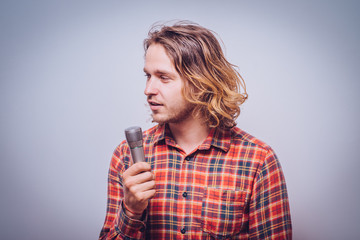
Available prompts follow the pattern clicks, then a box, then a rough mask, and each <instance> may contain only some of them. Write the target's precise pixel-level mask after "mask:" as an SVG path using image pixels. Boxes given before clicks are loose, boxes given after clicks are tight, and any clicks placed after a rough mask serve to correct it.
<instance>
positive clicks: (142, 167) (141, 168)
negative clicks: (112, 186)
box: [123, 162, 151, 178]
mask: <svg viewBox="0 0 360 240" xmlns="http://www.w3.org/2000/svg"><path fill="white" fill-rule="evenodd" d="M146 171H151V166H150V164H148V163H147V162H138V163H134V164H133V165H132V166H130V167H129V168H128V169H127V170H126V171H125V172H124V174H123V177H124V178H126V177H128V176H134V175H137V174H139V173H141V172H146Z"/></svg>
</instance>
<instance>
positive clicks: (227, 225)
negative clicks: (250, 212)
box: [201, 188, 246, 239]
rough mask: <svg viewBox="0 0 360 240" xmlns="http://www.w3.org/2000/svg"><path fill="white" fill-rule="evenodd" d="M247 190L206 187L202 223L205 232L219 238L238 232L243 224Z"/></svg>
mask: <svg viewBox="0 0 360 240" xmlns="http://www.w3.org/2000/svg"><path fill="white" fill-rule="evenodd" d="M245 197H246V192H243V191H235V190H225V189H218V188H205V191H204V196H203V200H202V210H201V225H202V228H203V231H204V232H207V233H209V234H210V235H212V236H213V237H215V238H217V239H225V238H229V237H231V236H234V235H236V234H238V233H239V232H240V230H241V226H242V218H243V212H244V209H245Z"/></svg>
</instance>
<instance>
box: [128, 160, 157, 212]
mask: <svg viewBox="0 0 360 240" xmlns="http://www.w3.org/2000/svg"><path fill="white" fill-rule="evenodd" d="M123 186H124V197H125V203H126V205H127V206H128V208H130V209H131V210H133V211H134V212H142V211H143V210H144V209H145V208H146V207H147V205H148V200H149V199H150V198H152V197H153V196H154V195H155V193H156V191H155V176H154V174H153V173H152V172H151V166H150V165H149V164H148V163H146V162H139V163H135V164H133V165H132V166H131V167H129V168H128V169H127V170H126V171H125V172H124V173H123Z"/></svg>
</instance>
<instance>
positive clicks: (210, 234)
mask: <svg viewBox="0 0 360 240" xmlns="http://www.w3.org/2000/svg"><path fill="white" fill-rule="evenodd" d="M144 151H145V158H146V160H147V162H149V163H150V164H151V166H152V170H153V173H154V174H155V181H156V195H155V197H154V198H152V199H151V200H150V201H149V206H148V208H147V210H146V211H145V212H144V214H143V219H142V220H141V221H139V220H134V219H130V218H129V217H127V215H126V214H125V212H124V210H123V208H122V199H123V196H124V192H123V189H122V173H123V172H124V171H125V170H126V169H127V168H128V167H129V164H131V162H130V159H131V157H130V151H129V147H128V145H127V144H126V142H125V141H124V142H122V143H121V144H120V145H119V146H118V147H117V148H116V150H115V152H114V154H113V157H112V160H111V165H110V170H109V178H108V206H107V214H106V219H105V224H104V227H103V229H102V231H101V233H100V239H145V238H146V239H226V238H231V239H291V233H292V230H291V219H290V210H289V201H288V196H287V190H286V185H285V179H284V176H283V173H282V170H281V166H280V163H279V162H278V159H277V157H276V155H275V154H274V152H273V150H272V149H271V148H270V147H269V146H268V145H266V144H265V143H263V142H261V141H260V140H258V139H256V138H254V137H252V136H251V135H249V134H247V133H246V132H244V131H242V130H240V129H239V128H236V127H234V128H232V129H230V130H220V129H212V130H211V132H210V134H209V136H208V137H207V138H206V140H205V141H204V142H203V143H202V144H201V145H200V146H199V147H198V148H197V149H196V150H194V151H193V152H192V153H190V154H188V155H186V154H185V152H184V151H183V150H182V149H181V148H180V146H179V145H177V144H176V142H175V141H174V139H173V138H172V135H171V132H170V131H169V128H168V127H167V126H166V125H163V126H159V125H157V126H155V127H153V128H151V129H149V130H147V131H146V132H144Z"/></svg>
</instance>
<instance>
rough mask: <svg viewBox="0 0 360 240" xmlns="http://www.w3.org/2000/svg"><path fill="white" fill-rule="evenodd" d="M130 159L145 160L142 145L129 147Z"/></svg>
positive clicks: (135, 161) (135, 160)
mask: <svg viewBox="0 0 360 240" xmlns="http://www.w3.org/2000/svg"><path fill="white" fill-rule="evenodd" d="M130 151H131V156H132V159H133V160H134V163H137V162H145V155H144V148H143V147H135V148H130Z"/></svg>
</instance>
